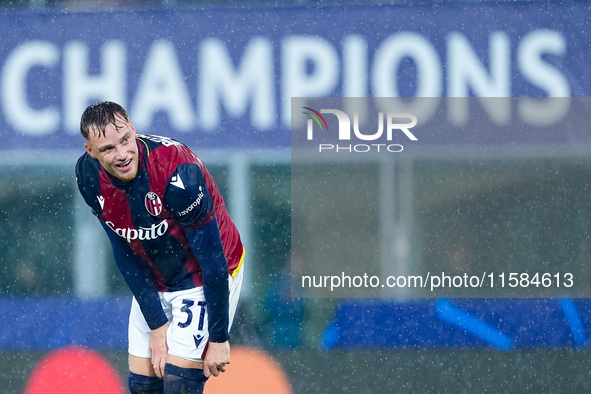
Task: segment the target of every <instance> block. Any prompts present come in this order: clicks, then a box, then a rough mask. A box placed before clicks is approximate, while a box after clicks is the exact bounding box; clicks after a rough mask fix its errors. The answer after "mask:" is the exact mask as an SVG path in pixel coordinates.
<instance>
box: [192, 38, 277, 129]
mask: <svg viewBox="0 0 591 394" xmlns="http://www.w3.org/2000/svg"><path fill="white" fill-rule="evenodd" d="M200 64H201V73H200V80H199V87H200V89H199V92H198V100H199V108H200V109H201V111H200V113H201V124H202V125H203V127H204V128H205V129H207V130H213V129H215V128H216V127H218V126H219V124H220V119H221V116H222V115H221V111H220V106H221V104H222V103H223V104H224V106H225V109H226V111H227V112H228V115H230V116H232V117H236V118H238V117H240V116H242V115H244V113H245V112H246V110H247V108H248V104H249V98H251V99H252V104H251V106H250V111H251V115H250V117H251V121H252V124H253V126H255V127H256V128H258V129H262V130H267V129H271V128H272V127H274V126H275V122H276V119H275V112H276V109H275V89H274V86H275V82H274V80H273V75H274V71H273V50H272V46H271V42H270V41H269V40H268V39H266V38H262V37H257V38H254V39H252V41H251V42H250V43H249V44H248V46H247V47H246V49H245V51H244V57H243V59H242V62H241V64H240V67H239V69H238V71H237V72H236V71H235V70H234V66H233V63H232V59H231V58H230V55H229V54H228V50H227V48H226V46H225V44H224V43H223V42H222V41H221V40H219V39H217V38H208V39H205V40H204V41H203V43H202V44H201V51H200Z"/></svg>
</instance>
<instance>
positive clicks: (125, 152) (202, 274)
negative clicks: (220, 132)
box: [76, 102, 244, 393]
mask: <svg viewBox="0 0 591 394" xmlns="http://www.w3.org/2000/svg"><path fill="white" fill-rule="evenodd" d="M80 131H81V133H82V136H83V137H84V139H85V144H84V146H85V148H86V153H85V154H84V155H83V156H82V157H80V159H79V160H78V162H77V163H76V178H77V182H78V187H79V189H80V193H81V194H82V196H83V197H84V200H85V201H86V203H87V204H88V205H89V206H90V208H91V209H92V212H93V214H94V215H96V217H97V218H98V220H99V222H100V224H101V225H102V226H103V228H104V230H105V232H106V233H107V236H108V238H109V240H110V242H111V246H112V248H113V254H114V256H115V261H116V263H117V266H118V268H119V270H120V271H121V274H122V275H123V277H124V278H125V281H126V283H127V285H128V286H129V288H130V289H131V292H132V293H133V296H134V297H133V300H132V306H131V312H130V316H129V371H130V372H129V389H130V391H131V393H180V392H183V393H184V392H186V393H202V392H203V387H204V385H205V381H206V380H207V378H208V377H209V376H210V375H213V376H218V375H219V373H220V372H224V371H225V370H226V364H229V363H230V345H229V343H228V338H229V335H228V333H229V330H230V326H231V324H232V320H233V318H234V313H235V311H236V307H237V304H238V297H239V294H240V287H241V284H242V276H243V275H242V274H243V267H242V261H243V259H244V249H243V246H242V242H241V240H240V235H239V233H238V230H237V229H236V226H235V225H234V223H233V222H232V219H231V218H230V216H229V215H228V212H227V211H226V207H225V204H224V201H223V199H222V197H221V195H220V193H219V192H218V189H217V186H216V184H215V183H214V181H213V179H212V177H211V175H210V174H209V172H208V171H207V169H206V167H205V165H204V164H203V161H202V160H201V159H200V158H199V157H198V156H197V155H196V154H195V153H193V152H192V151H191V150H190V149H189V148H187V147H186V146H185V145H183V144H181V143H179V142H177V141H174V140H172V139H169V138H165V137H159V136H152V135H136V130H135V127H134V125H133V123H132V122H131V121H130V120H129V118H128V115H127V112H126V111H125V109H124V108H122V107H121V106H120V105H118V104H116V103H113V102H101V103H97V104H94V105H91V106H89V107H88V108H87V109H86V110H85V111H84V113H83V114H82V118H81V121H80Z"/></svg>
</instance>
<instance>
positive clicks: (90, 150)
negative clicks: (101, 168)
mask: <svg viewBox="0 0 591 394" xmlns="http://www.w3.org/2000/svg"><path fill="white" fill-rule="evenodd" d="M84 148H86V152H87V153H88V154H89V155H90V156H91V157H94V158H95V159H96V156H95V155H94V153H93V152H92V149H91V148H90V146H89V145H88V142H85V143H84Z"/></svg>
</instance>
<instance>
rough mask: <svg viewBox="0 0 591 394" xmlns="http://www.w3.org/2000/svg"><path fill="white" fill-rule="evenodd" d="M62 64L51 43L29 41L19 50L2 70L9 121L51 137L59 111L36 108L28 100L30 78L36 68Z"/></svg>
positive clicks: (5, 112) (48, 108)
mask: <svg viewBox="0 0 591 394" xmlns="http://www.w3.org/2000/svg"><path fill="white" fill-rule="evenodd" d="M57 64H59V50H58V48H57V47H56V45H55V44H53V43H51V42H48V41H29V42H26V43H24V44H22V45H20V46H18V47H16V48H15V49H14V50H13V51H12V52H11V53H10V54H9V55H8V57H7V59H6V62H5V63H4V67H3V69H2V80H1V84H0V85H1V89H2V106H3V108H4V111H2V112H4V115H5V117H6V121H7V122H8V123H9V124H10V125H12V126H13V127H14V128H15V129H17V130H20V131H22V132H24V133H26V134H30V135H46V134H51V133H53V132H54V131H55V130H57V128H58V127H59V121H60V115H59V110H58V109H56V108H53V107H46V108H43V109H34V108H32V107H31V106H30V105H29V100H28V97H27V88H28V86H27V76H28V75H29V72H30V71H31V69H32V68H33V67H36V66H37V67H38V66H41V67H45V68H49V67H53V66H56V65H57Z"/></svg>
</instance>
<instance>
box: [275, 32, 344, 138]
mask: <svg viewBox="0 0 591 394" xmlns="http://www.w3.org/2000/svg"><path fill="white" fill-rule="evenodd" d="M281 64H282V65H283V70H282V76H283V78H282V81H281V83H282V86H283V94H282V102H283V104H282V109H283V111H282V112H283V124H284V125H286V126H289V125H290V121H291V98H292V97H322V96H327V95H329V94H330V93H332V92H333V91H334V89H335V88H336V86H337V83H338V80H339V57H338V55H337V52H336V50H335V48H334V46H333V45H332V44H331V43H330V42H328V41H327V40H326V39H324V38H322V37H316V36H306V37H303V36H290V37H287V38H285V39H284V40H283V51H282V57H281ZM310 67H311V70H310Z"/></svg>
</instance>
